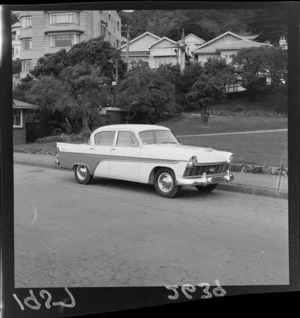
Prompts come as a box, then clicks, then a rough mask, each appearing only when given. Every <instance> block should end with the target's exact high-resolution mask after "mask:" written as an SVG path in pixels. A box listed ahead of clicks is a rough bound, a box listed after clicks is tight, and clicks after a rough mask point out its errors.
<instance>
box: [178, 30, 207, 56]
mask: <svg viewBox="0 0 300 318" xmlns="http://www.w3.org/2000/svg"><path fill="white" fill-rule="evenodd" d="M177 43H179V41H178V42H177ZM203 43H205V41H204V40H203V39H201V38H199V37H198V36H197V35H194V34H188V35H187V36H185V44H186V53H187V54H188V55H191V52H193V51H195V50H196V49H197V48H199V46H200V45H202V44H203Z"/></svg>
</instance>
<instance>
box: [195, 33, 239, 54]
mask: <svg viewBox="0 0 300 318" xmlns="http://www.w3.org/2000/svg"><path fill="white" fill-rule="evenodd" d="M228 34H230V35H232V36H234V37H236V38H237V39H239V40H244V38H243V37H241V36H239V35H237V34H235V33H233V32H230V31H227V32H225V33H223V34H221V35H219V36H217V37H216V38H214V39H212V40H210V41H208V42H205V43H203V44H202V45H200V46H199V47H198V48H197V49H195V50H194V51H193V52H192V53H194V54H195V53H198V52H197V51H198V50H202V48H204V47H206V46H208V45H210V44H212V43H213V42H215V41H217V40H219V39H220V38H222V37H224V36H225V35H228Z"/></svg>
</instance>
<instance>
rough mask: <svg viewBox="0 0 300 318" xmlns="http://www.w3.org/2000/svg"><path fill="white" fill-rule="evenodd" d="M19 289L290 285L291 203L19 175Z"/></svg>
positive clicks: (25, 171)
mask: <svg viewBox="0 0 300 318" xmlns="http://www.w3.org/2000/svg"><path fill="white" fill-rule="evenodd" d="M14 178H15V199H14V200H15V201H14V202H15V228H14V233H15V287H24V288H26V287H27V288H29V287H32V288H33V287H40V288H41V287H102V286H103V287H108V286H109V287H116V286H164V285H173V284H177V285H182V284H192V285H197V284H199V283H204V282H207V283H209V284H214V282H215V280H216V279H218V280H219V281H220V284H221V285H222V286H226V285H279V284H288V283H289V281H288V280H289V274H288V201H287V200H282V199H275V198H269V197H263V196H252V195H247V194H238V193H233V192H226V191H218V190H216V191H214V192H212V193H209V194H205V193H198V191H196V190H195V189H193V188H189V189H184V190H183V191H182V194H181V196H180V197H178V198H175V199H165V198H162V197H159V196H157V195H156V193H155V191H154V189H153V188H152V187H151V186H149V185H141V184H138V183H129V182H122V181H116V180H105V179H98V180H96V181H95V182H94V183H93V184H91V185H88V186H84V185H79V184H77V183H76V182H75V179H74V175H73V173H72V172H71V171H65V170H54V169H47V168H39V167H30V166H22V165H15V166H14Z"/></svg>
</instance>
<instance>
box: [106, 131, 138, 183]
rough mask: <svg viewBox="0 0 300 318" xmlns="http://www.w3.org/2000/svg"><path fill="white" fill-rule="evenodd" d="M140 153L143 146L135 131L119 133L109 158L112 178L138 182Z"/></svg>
mask: <svg viewBox="0 0 300 318" xmlns="http://www.w3.org/2000/svg"><path fill="white" fill-rule="evenodd" d="M140 151H141V145H140V143H139V141H138V138H137V137H136V135H135V133H134V132H133V131H127V130H120V131H118V132H117V136H116V142H115V146H114V147H112V149H111V153H110V158H109V172H110V177H112V178H116V179H123V180H130V181H138V180H139V156H140Z"/></svg>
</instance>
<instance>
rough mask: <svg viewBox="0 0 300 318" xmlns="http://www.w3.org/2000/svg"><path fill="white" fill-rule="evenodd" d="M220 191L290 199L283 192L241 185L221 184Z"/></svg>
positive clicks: (286, 193)
mask: <svg viewBox="0 0 300 318" xmlns="http://www.w3.org/2000/svg"><path fill="white" fill-rule="evenodd" d="M217 189H218V190H222V191H231V192H237V193H246V194H252V195H261V196H265V197H273V198H277V199H288V192H281V191H278V192H277V191H276V190H272V189H266V188H258V187H250V186H244V185H241V184H232V183H231V184H219V185H218V187H217Z"/></svg>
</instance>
